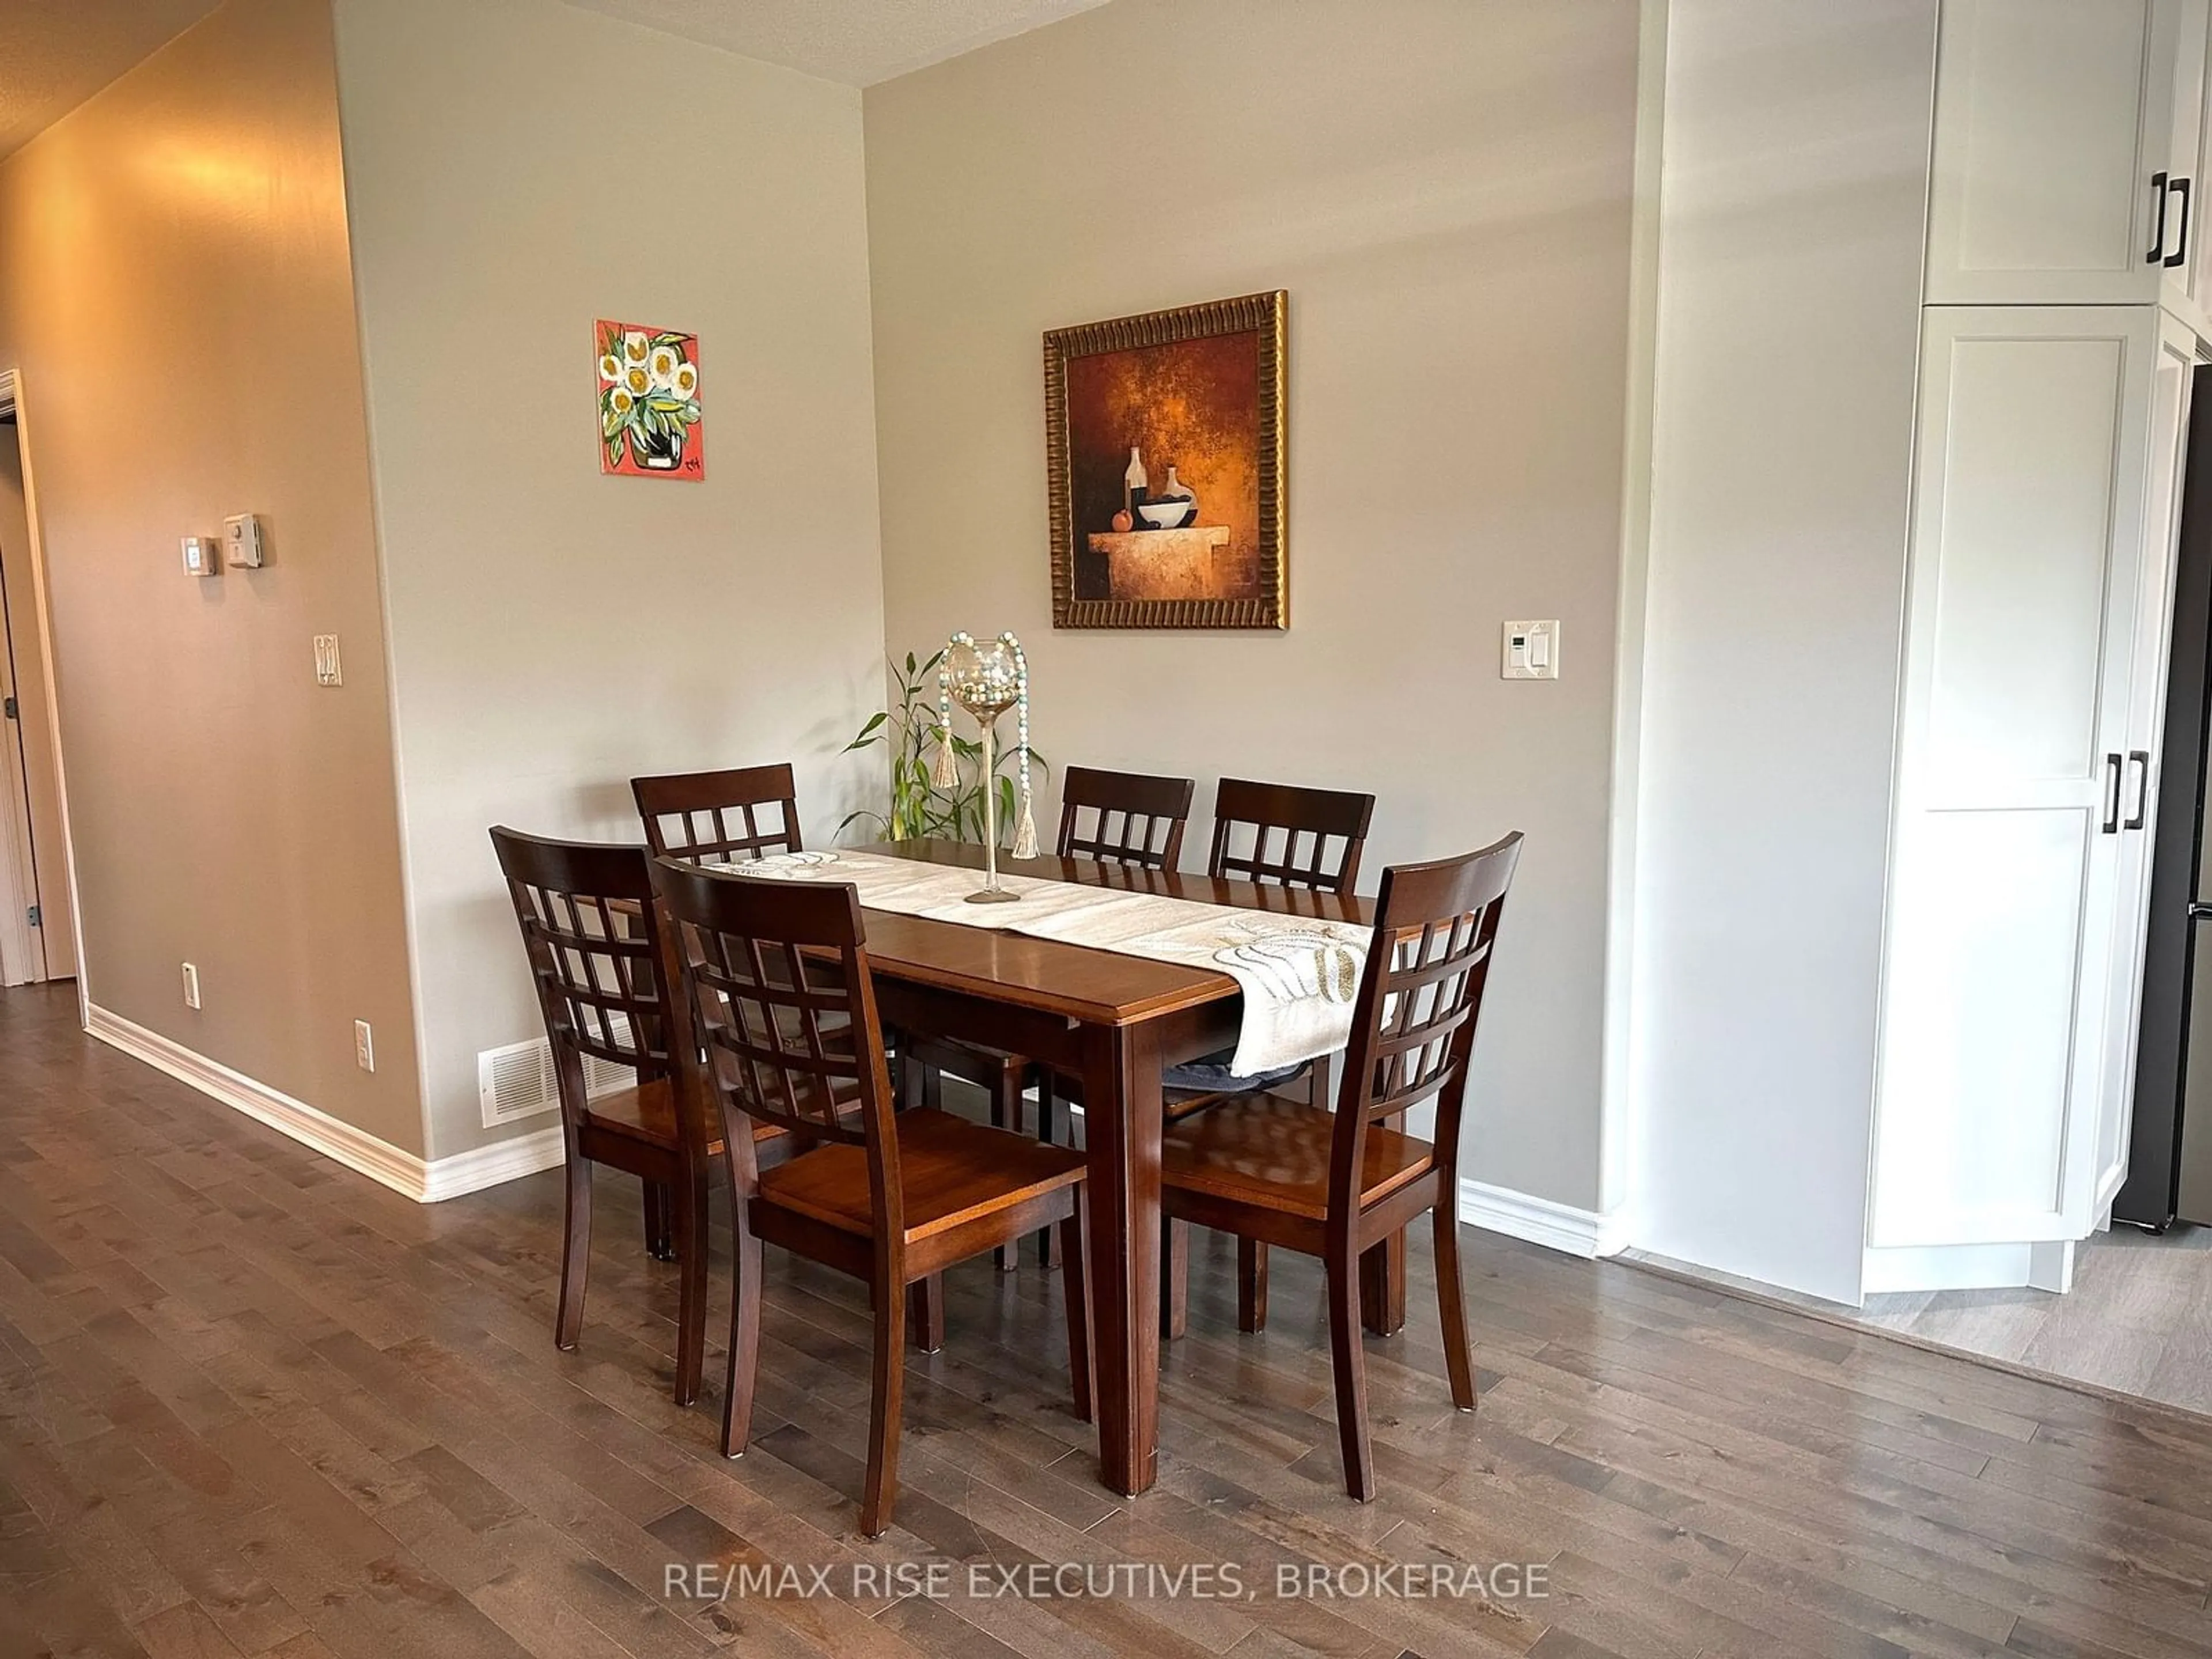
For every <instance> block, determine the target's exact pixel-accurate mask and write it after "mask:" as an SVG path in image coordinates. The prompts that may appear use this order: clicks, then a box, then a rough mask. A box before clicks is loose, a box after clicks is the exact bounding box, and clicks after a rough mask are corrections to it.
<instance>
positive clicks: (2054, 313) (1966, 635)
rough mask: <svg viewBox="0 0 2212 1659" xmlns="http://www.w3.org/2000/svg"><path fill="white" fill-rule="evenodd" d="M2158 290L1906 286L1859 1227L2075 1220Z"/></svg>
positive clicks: (1941, 1232) (2089, 1125) (1999, 1226)
mask: <svg viewBox="0 0 2212 1659" xmlns="http://www.w3.org/2000/svg"><path fill="white" fill-rule="evenodd" d="M2158 314H2159V313H2158V312H2157V311H2156V309H2155V308H2154V307H2149V306H2131V307H2051V308H2046V307H1929V309H1927V310H1926V311H1925V312H1924V313H1923V319H1922V332H1923V362H1922V366H1921V392H1920V415H1919V434H1918V437H1917V446H1916V460H1915V476H1914V483H1913V493H1914V499H1913V524H1912V539H1911V563H1910V569H1909V572H1908V576H1907V581H1906V617H1905V689H1904V696H1903V700H1902V707H1901V713H1900V717H1899V720H1900V725H1899V745H1898V757H1899V759H1898V780H1897V802H1896V814H1895V817H1896V827H1895V845H1894V858H1893V876H1892V884H1891V890H1890V901H1889V924H1888V928H1887V938H1886V941H1885V952H1884V956H1885V967H1884V981H1883V1018H1882V1032H1881V1070H1880V1079H1879V1084H1878V1090H1879V1097H1878V1100H1877V1103H1876V1109H1875V1198H1874V1205H1873V1210H1872V1217H1871V1220H1872V1225H1871V1227H1870V1230H1869V1243H1872V1244H1874V1245H1876V1246H1884V1247H1887V1246H1892V1245H1907V1244H1967V1243H2019V1242H2025V1241H2029V1240H2035V1239H2048V1238H2059V1237H2079V1236H2081V1234H2085V1233H2086V1232H2087V1231H2088V1225H2087V1224H2088V1222H2089V1220H2090V1218H2091V1217H2090V1212H2089V1209H2088V1202H2089V1197H2090V1194H2091V1192H2092V1189H2093V1185H2094V1174H2095V1158H2096V1152H2097V1139H2098V1127H2099V1124H2100V1105H2101V1103H2102V1100H2103V1098H2104V1085H2105V1079H2106V1059H2107V1055H2106V1033H2107V1028H2108V1024H2109V1022H2110V1020H2111V1018H2112V1008H2111V1003H2112V988H2111V987H2112V971H2113V960H2114V951H2115V945H2116V938H2117V933H2118V927H2117V911H2116V902H2117V881H2118V866H2119V848H2120V845H2121V842H2123V840H2124V835H2123V834H2122V833H2121V832H2118V830H2115V831H2113V832H2111V833H2108V832H2107V831H2106V828H2105V826H2106V823H2110V822H2112V819H2113V808H2114V805H2115V798H2116V792H2117V791H2118V788H2119V787H2121V786H2123V785H2124V779H2123V778H2120V777H2117V776H2116V775H2115V774H2114V770H2113V768H2112V764H2111V761H2110V759H2109V757H2112V756H2114V755H2116V754H2119V755H2124V753H2125V752H2126V750H2128V748H2129V747H2130V744H2129V743H2128V742H2127V740H2126V739H2127V735H2128V732H2127V721H2128V715H2129V701H2130V690H2131V682H2130V672H2131V664H2132V659H2133V654H2134V651H2135V641H2136V631H2137V623H2138V617H2137V610H2138V589H2137V584H2138V572H2139V568H2140V566H2141V563H2142V525H2143V488H2144V480H2145V465H2146V453H2147V450H2148V426H2149V420H2148V415H2149V410H2150V404H2151V398H2150V391H2151V376H2152V372H2153V364H2154V357H2155V355H2156V351H2157V345H2158V336H2157V318H2158ZM2137 746H2139V745H2137Z"/></svg>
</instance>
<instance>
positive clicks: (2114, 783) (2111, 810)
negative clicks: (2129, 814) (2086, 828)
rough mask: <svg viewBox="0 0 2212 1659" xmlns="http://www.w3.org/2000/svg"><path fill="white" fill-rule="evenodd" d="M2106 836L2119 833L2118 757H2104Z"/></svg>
mask: <svg viewBox="0 0 2212 1659" xmlns="http://www.w3.org/2000/svg"><path fill="white" fill-rule="evenodd" d="M2103 833H2105V834H2106V835H2108V836H2117V835H2118V834H2119V833H2120V757H2118V755H2107V756H2106V757H2105V827H2104V831H2103Z"/></svg>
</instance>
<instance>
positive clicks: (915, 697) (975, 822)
mask: <svg viewBox="0 0 2212 1659" xmlns="http://www.w3.org/2000/svg"><path fill="white" fill-rule="evenodd" d="M944 659H945V653H944V652H943V651H942V650H941V649H940V650H939V651H938V652H936V653H934V654H933V655H932V656H931V657H930V659H928V660H927V662H921V661H919V660H918V659H916V658H915V654H914V653H913V652H911V651H909V652H908V653H906V661H905V662H904V664H903V665H902V664H901V663H900V662H899V660H898V659H896V658H892V659H890V671H891V679H892V682H893V684H895V685H896V688H897V696H896V699H895V700H894V701H893V702H892V705H891V707H890V708H885V709H880V710H878V712H877V713H875V714H871V715H870V716H869V717H868V719H867V721H866V724H865V725H863V726H861V727H860V731H859V732H857V733H855V734H854V738H853V740H852V742H850V743H848V744H846V745H845V749H844V752H845V753H847V754H848V755H849V754H851V753H852V752H853V751H854V750H859V749H873V748H875V747H877V746H878V744H880V745H882V746H884V748H887V749H888V750H890V763H891V775H890V805H889V807H888V809H887V810H885V811H880V812H878V811H872V810H870V809H868V808H866V807H863V808H862V809H861V810H860V811H857V812H853V813H848V815H847V816H846V818H845V821H844V823H841V824H839V825H838V826H837V833H838V834H839V835H840V836H842V835H843V834H844V833H845V831H846V830H847V829H850V828H851V827H852V826H853V825H854V823H868V824H872V825H873V826H874V827H875V829H877V831H878V833H879V834H880V836H882V838H883V839H884V840H885V841H912V840H914V839H915V838H917V837H920V836H934V837H936V838H939V839H940V840H945V841H972V842H981V840H982V839H983V818H984V812H983V782H982V780H981V777H980V776H978V773H979V772H980V770H981V765H982V756H983V746H982V744H980V743H978V742H976V741H975V739H974V738H963V737H961V736H958V735H957V733H956V734H955V735H954V737H953V738H952V751H953V754H954V755H955V756H956V757H957V759H958V761H959V773H960V776H959V781H957V783H954V784H952V785H951V786H949V787H945V786H939V785H938V784H936V783H933V782H932V781H931V778H930V773H931V766H930V762H931V759H932V758H933V756H934V754H935V751H936V744H937V742H938V737H939V727H938V718H937V702H936V696H935V691H934V682H933V678H932V677H933V676H934V675H935V674H936V672H937V669H938V665H939V663H941V662H942V661H943V660H944ZM1021 752H1022V751H1021V749H1020V747H1019V746H1018V745H1014V746H1010V747H1008V748H1007V749H1006V750H1003V751H1001V752H1000V754H998V755H997V756H995V757H994V764H993V767H992V787H994V788H995V789H996V790H997V791H998V794H999V814H998V816H999V834H1000V841H1001V842H1002V843H1003V842H1005V841H1006V839H1007V838H1008V837H1009V836H1011V835H1012V831H1013V827H1014V818H1015V813H1016V810H1017V808H1018V790H1017V789H1016V787H1015V784H1014V780H1013V777H1012V775H1011V770H1010V769H1012V768H1016V767H1018V766H1019V764H1020V762H1021ZM1030 759H1031V760H1032V761H1034V762H1035V763H1036V764H1037V765H1038V766H1040V767H1043V768H1044V769H1045V770H1046V772H1047V774H1048V775H1049V773H1050V771H1051V769H1050V768H1049V767H1048V766H1046V765H1045V760H1044V757H1042V755H1039V754H1038V753H1037V752H1036V750H1030Z"/></svg>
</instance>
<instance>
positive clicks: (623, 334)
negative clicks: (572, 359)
mask: <svg viewBox="0 0 2212 1659" xmlns="http://www.w3.org/2000/svg"><path fill="white" fill-rule="evenodd" d="M592 343H594V344H595V345H596V346H597V347H598V348H599V471H602V472H611V473H617V474H619V475H620V476H622V477H628V478H703V477H706V476H707V429H706V426H705V423H704V422H702V420H701V419H700V415H699V337H698V336H697V335H696V334H682V333H678V332H677V331H675V330H673V329H665V328H642V327H640V326H639V325H637V324H635V323H611V322H609V321H607V320H606V319H605V318H601V319H599V324H598V325H597V326H596V327H595V328H594V329H593V331H592Z"/></svg>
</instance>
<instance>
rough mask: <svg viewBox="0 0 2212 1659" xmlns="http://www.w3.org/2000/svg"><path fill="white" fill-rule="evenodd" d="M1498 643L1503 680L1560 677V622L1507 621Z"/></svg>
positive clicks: (1499, 671) (1499, 675)
mask: <svg viewBox="0 0 2212 1659" xmlns="http://www.w3.org/2000/svg"><path fill="white" fill-rule="evenodd" d="M1499 643H1500V650H1499V662H1498V678H1500V679H1507V680H1555V679H1557V678H1559V623H1557V622H1556V621H1553V622H1510V623H1506V624H1505V626H1504V630H1503V632H1502V635H1501V636H1500V641H1499Z"/></svg>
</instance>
